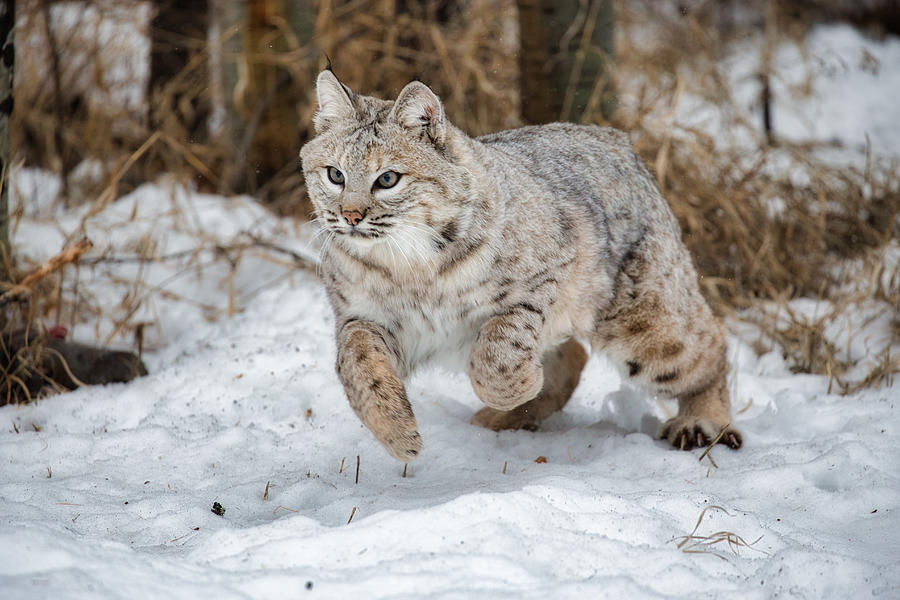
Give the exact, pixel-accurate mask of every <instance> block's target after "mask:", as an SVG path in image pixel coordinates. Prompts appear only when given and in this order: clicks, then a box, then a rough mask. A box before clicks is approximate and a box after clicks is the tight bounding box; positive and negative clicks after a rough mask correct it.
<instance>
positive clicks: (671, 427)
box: [659, 417, 744, 450]
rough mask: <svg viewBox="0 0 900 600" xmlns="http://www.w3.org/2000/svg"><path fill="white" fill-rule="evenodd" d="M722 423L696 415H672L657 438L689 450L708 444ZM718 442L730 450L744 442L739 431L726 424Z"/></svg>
mask: <svg viewBox="0 0 900 600" xmlns="http://www.w3.org/2000/svg"><path fill="white" fill-rule="evenodd" d="M723 425H724V424H720V423H715V422H713V421H711V420H710V419H702V418H698V417H674V418H672V419H669V420H668V421H666V423H665V425H663V428H662V430H661V431H660V432H659V438H660V439H663V440H666V441H668V442H669V443H670V444H672V445H673V446H675V447H676V448H680V449H681V450H691V449H693V448H699V447H702V446H708V445H709V443H710V442H712V441H713V440H714V439H716V437H718V435H719V432H720V431H722V427H723ZM718 443H719V444H725V445H726V446H728V447H729V448H731V449H732V450H737V449H738V448H740V447H741V445H742V444H743V443H744V440H743V437H742V436H741V432H740V431H738V430H737V429H735V428H734V427H732V426H731V425H728V427H727V429H726V430H725V433H724V434H723V435H722V437H721V438H719V442H718Z"/></svg>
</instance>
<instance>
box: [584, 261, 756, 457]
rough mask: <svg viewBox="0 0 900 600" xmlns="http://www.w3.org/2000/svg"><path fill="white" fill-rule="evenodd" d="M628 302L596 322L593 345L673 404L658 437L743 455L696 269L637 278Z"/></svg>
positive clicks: (722, 348) (717, 336) (717, 333)
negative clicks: (718, 445)
mask: <svg viewBox="0 0 900 600" xmlns="http://www.w3.org/2000/svg"><path fill="white" fill-rule="evenodd" d="M644 266H645V265H644V264H643V263H641V262H639V261H635V262H634V263H633V264H632V265H631V268H632V269H633V270H634V272H633V273H629V275H630V277H631V281H633V282H635V283H634V284H633V287H631V289H630V290H629V293H628V297H627V300H626V301H624V302H622V304H620V305H619V307H617V308H618V309H617V310H615V311H613V312H612V314H610V315H609V316H608V317H606V318H603V319H601V320H600V321H599V322H598V330H597V332H596V341H597V342H598V343H599V344H600V345H601V346H606V347H607V348H609V349H611V350H612V351H613V353H614V354H615V355H618V356H619V357H621V358H622V359H623V362H625V364H626V366H627V368H628V375H629V377H630V378H632V379H634V380H636V381H638V382H640V383H642V384H643V385H645V386H646V387H647V388H649V389H650V390H651V391H652V392H655V393H658V394H660V395H664V396H669V397H674V398H677V399H678V415H677V416H675V417H673V418H671V419H669V420H668V421H667V422H666V423H665V424H664V425H663V427H662V430H661V431H660V437H661V438H662V439H665V440H667V441H668V442H669V443H670V444H672V445H673V446H675V447H676V448H680V449H682V450H690V449H692V448H695V447H697V446H705V445H708V444H709V443H711V442H712V441H713V440H714V439H715V438H716V437H717V436H718V435H719V432H720V431H722V430H723V429H724V430H725V431H724V433H723V435H722V437H721V438H720V439H719V443H722V444H726V445H728V446H730V447H731V448H734V449H737V448H740V447H741V444H742V437H741V433H740V432H739V431H738V430H737V429H735V428H734V427H731V425H730V423H731V401H730V399H729V396H728V383H727V378H728V360H727V356H726V344H725V333H724V330H723V329H722V325H721V324H720V323H719V321H718V319H716V317H715V316H714V315H713V314H712V311H711V310H710V309H709V306H708V305H707V304H706V301H705V300H704V299H703V297H702V296H701V295H700V290H699V289H698V288H697V286H696V283H694V281H696V275H695V274H694V272H693V269H683V270H682V272H680V273H679V272H678V271H677V269H676V271H675V273H674V276H672V277H667V276H666V274H660V273H655V272H648V271H645V270H641V269H642V267H644Z"/></svg>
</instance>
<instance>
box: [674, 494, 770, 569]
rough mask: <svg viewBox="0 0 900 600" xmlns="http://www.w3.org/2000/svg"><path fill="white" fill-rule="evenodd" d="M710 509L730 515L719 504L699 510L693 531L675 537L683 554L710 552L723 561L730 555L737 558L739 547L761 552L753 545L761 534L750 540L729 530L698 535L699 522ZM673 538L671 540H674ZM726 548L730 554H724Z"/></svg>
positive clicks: (727, 559) (729, 557) (701, 521)
mask: <svg viewBox="0 0 900 600" xmlns="http://www.w3.org/2000/svg"><path fill="white" fill-rule="evenodd" d="M710 510H715V511H720V512H723V513H725V514H726V515H728V516H729V517H730V516H731V513H729V512H728V511H727V510H725V509H724V508H722V507H721V506H715V505H713V506H707V507H706V508H704V509H703V511H701V512H700V517H699V518H698V519H697V524H696V525H694V529H693V531H691V532H690V533H689V534H687V535H683V536H680V537H677V538H675V540H677V541H678V546H677V547H678V549H679V550H681V551H682V552H684V553H685V554H711V555H712V556H715V557H716V558H720V559H722V560H724V561H726V562H727V561H730V560H731V558H732V557H735V558H739V557H740V554H739V551H740V549H741V548H750V549H751V550H756V551H757V552H762V550H757V549H756V548H754V546H755V545H756V544H757V542H759V540H761V539H762V536H759V537H758V538H756V539H755V540H754V541H752V542H748V541H746V540H745V539H744V538H742V537H741V536H739V535H737V534H736V533H732V532H731V531H716V532H715V533H711V534H709V535H698V534H697V530H698V529H700V525H701V523H703V518H704V517H705V516H706V513H707V512H708V511H710ZM675 540H673V541H675ZM726 550H728V551H729V553H730V554H726V553H725V551H726Z"/></svg>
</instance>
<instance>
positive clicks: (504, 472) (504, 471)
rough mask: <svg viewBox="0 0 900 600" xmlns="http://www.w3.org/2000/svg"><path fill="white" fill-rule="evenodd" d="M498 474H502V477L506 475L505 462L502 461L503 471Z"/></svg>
mask: <svg viewBox="0 0 900 600" xmlns="http://www.w3.org/2000/svg"><path fill="white" fill-rule="evenodd" d="M500 472H501V473H503V474H504V475H506V461H505V460H504V461H503V470H502V471H500Z"/></svg>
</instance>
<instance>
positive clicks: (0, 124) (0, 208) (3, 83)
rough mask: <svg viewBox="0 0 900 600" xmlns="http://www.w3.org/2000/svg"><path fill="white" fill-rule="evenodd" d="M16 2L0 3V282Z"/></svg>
mask: <svg viewBox="0 0 900 600" xmlns="http://www.w3.org/2000/svg"><path fill="white" fill-rule="evenodd" d="M15 23H16V3H15V0H3V1H2V3H0V188H2V189H0V281H3V282H6V281H9V279H10V273H9V267H10V262H11V259H12V257H11V254H10V251H11V246H10V244H9V175H10V163H11V159H12V152H10V147H9V140H10V135H9V133H10V132H9V124H10V118H11V116H12V111H13V67H14V66H15V62H16V48H15V44H14V41H15V38H14V26H15Z"/></svg>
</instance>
